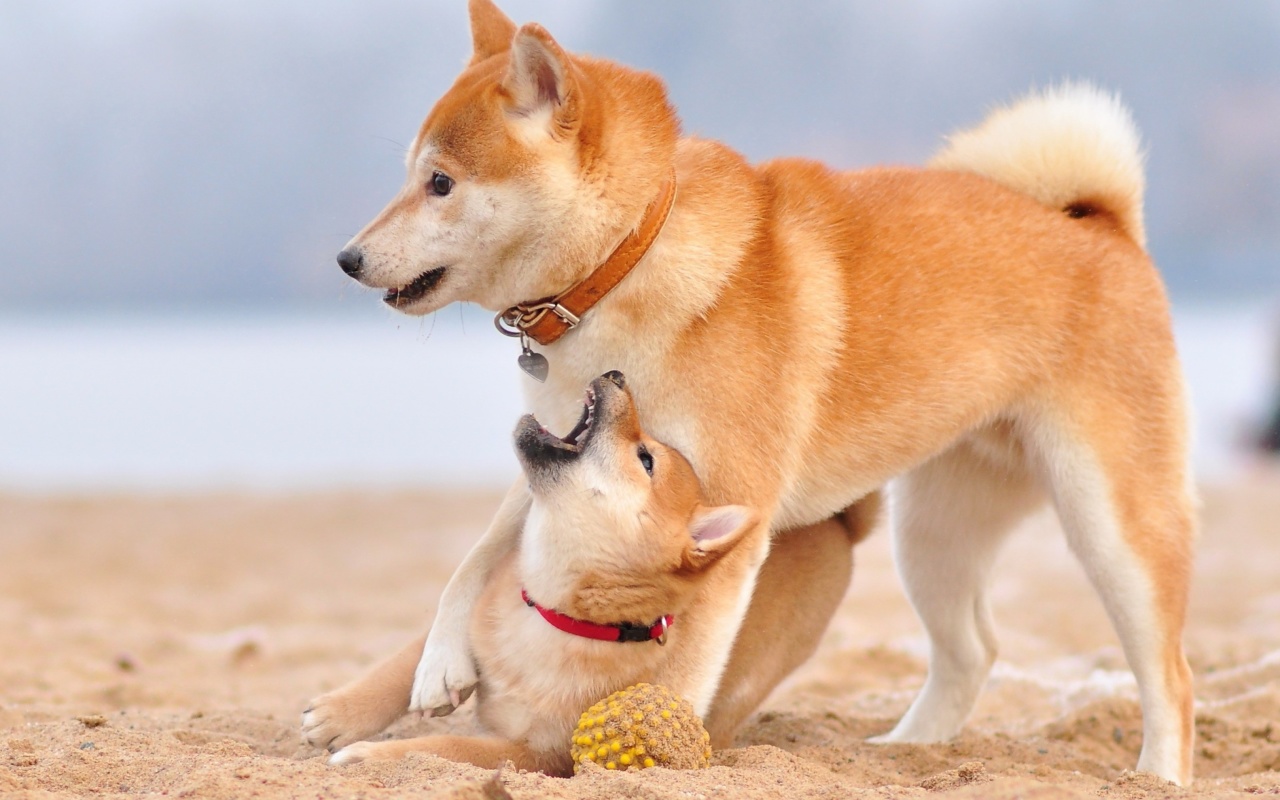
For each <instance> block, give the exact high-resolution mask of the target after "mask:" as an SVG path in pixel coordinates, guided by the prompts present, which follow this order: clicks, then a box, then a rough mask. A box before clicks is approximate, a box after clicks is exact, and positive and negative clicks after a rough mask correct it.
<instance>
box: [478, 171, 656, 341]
mask: <svg viewBox="0 0 1280 800" xmlns="http://www.w3.org/2000/svg"><path fill="white" fill-rule="evenodd" d="M675 202H676V175H675V172H674V171H673V172H672V173H671V174H670V175H669V176H667V179H666V180H664V181H663V182H662V187H661V189H659V191H658V196H657V198H656V199H655V200H654V201H653V202H652V203H650V204H649V207H648V208H646V209H645V212H644V219H642V220H641V221H640V226H639V227H638V228H636V229H635V230H634V231H632V232H631V233H630V234H628V235H627V238H625V239H623V240H622V244H620V245H618V247H617V248H616V249H615V250H614V251H613V253H611V254H610V255H609V257H608V258H607V259H605V261H604V263H603V264H601V265H600V266H599V267H597V268H596V270H595V272H592V273H591V274H590V275H588V276H587V277H586V278H584V279H583V280H582V281H581V282H579V283H577V284H575V285H574V286H571V287H569V288H568V289H566V290H565V291H563V292H561V293H560V294H558V295H555V296H554V297H544V298H543V299H541V300H535V301H534V302H532V303H520V304H518V305H514V306H512V307H511V308H508V309H507V310H506V311H503V312H502V313H500V314H498V316H497V318H496V319H494V322H495V323H496V324H497V326H498V330H500V331H502V332H503V333H505V334H507V335H508V336H528V337H529V338H530V339H533V340H534V341H535V342H537V343H538V344H542V345H548V344H551V343H552V342H554V341H556V340H557V339H559V338H560V337H561V336H564V335H565V334H566V333H568V332H569V330H570V329H572V328H574V327H576V326H577V324H578V322H579V321H581V319H582V315H583V314H585V313H587V312H588V311H590V310H591V307H592V306H594V305H595V304H596V303H598V302H599V301H600V298H602V297H604V296H605V295H606V294H608V293H609V291H610V290H611V289H613V287H615V286H617V285H618V284H619V283H621V282H622V279H623V278H625V277H627V274H628V273H629V272H631V270H632V269H633V268H634V267H635V265H636V264H638V263H640V259H642V258H644V254H645V253H647V252H649V248H650V247H651V246H652V245H653V242H654V240H655V239H657V238H658V234H659V233H661V232H662V226H663V225H664V224H666V221H667V217H668V216H669V215H670V214H671V208H672V206H674V205H675Z"/></svg>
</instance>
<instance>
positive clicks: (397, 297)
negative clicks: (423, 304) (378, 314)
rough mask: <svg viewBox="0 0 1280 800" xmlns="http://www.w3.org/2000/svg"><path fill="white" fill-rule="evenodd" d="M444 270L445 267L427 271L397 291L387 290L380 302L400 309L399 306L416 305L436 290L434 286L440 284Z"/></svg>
mask: <svg viewBox="0 0 1280 800" xmlns="http://www.w3.org/2000/svg"><path fill="white" fill-rule="evenodd" d="M445 269H446V268H445V267H436V268H435V269H429V270H427V271H426V272H424V273H422V274H421V275H419V276H418V277H416V278H414V279H413V282H412V283H410V284H407V285H405V286H401V287H400V288H399V289H388V290H387V293H386V294H384V295H383V296H382V302H384V303H386V304H387V305H389V306H391V307H392V308H400V307H401V306H407V305H410V304H412V303H416V302H417V301H419V300H421V299H422V298H424V297H426V296H427V295H428V294H431V290H432V289H434V288H436V285H437V284H439V283H440V279H441V278H443V277H444V271H445Z"/></svg>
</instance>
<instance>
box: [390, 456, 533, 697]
mask: <svg viewBox="0 0 1280 800" xmlns="http://www.w3.org/2000/svg"><path fill="white" fill-rule="evenodd" d="M528 512H529V487H528V484H527V482H526V481H525V479H524V478H521V479H519V480H518V481H516V483H515V485H514V486H512V487H511V489H510V490H509V491H508V492H507V496H506V497H505V498H503V500H502V505H501V506H499V507H498V513H497V515H496V516H495V517H494V519H493V522H491V523H490V524H489V529H488V530H486V531H485V533H484V536H482V537H481V538H480V541H478V542H476V544H475V546H474V547H472V548H471V552H469V553H467V557H466V558H464V559H463V560H462V563H461V564H460V565H459V566H458V569H457V570H456V571H455V572H454V573H453V577H451V578H450V579H449V583H448V585H447V586H445V588H444V594H442V595H441V596H440V605H439V608H437V610H436V618H435V622H433V623H432V625H431V632H430V633H429V634H427V643H426V645H425V646H424V647H423V649H422V658H421V659H419V661H418V668H417V670H416V672H415V674H414V679H413V690H412V691H411V692H410V694H409V710H410V711H424V712H427V713H429V714H430V715H431V716H433V717H442V716H444V715H446V714H451V713H453V711H454V709H456V708H457V707H458V706H460V705H462V702H463V701H464V700H466V699H467V698H468V697H470V696H471V692H472V691H473V690H474V689H475V686H476V682H477V680H478V677H477V675H476V667H475V660H474V659H473V657H472V655H471V637H470V635H469V628H470V624H471V610H472V609H473V608H474V607H475V605H476V602H477V601H478V600H479V599H480V594H481V592H483V591H484V587H485V585H486V584H487V583H488V582H489V577H490V576H491V575H492V574H493V570H494V568H495V567H496V566H497V565H498V564H499V563H500V562H501V561H502V560H503V559H504V558H505V557H506V556H507V555H508V554H509V553H511V552H512V551H513V550H515V548H516V546H517V544H518V543H519V541H520V532H521V530H522V529H523V528H524V520H525V516H526V515H527V514H528Z"/></svg>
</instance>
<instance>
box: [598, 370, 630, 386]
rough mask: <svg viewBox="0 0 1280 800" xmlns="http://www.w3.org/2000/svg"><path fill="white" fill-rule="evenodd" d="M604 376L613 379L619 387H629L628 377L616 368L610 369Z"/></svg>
mask: <svg viewBox="0 0 1280 800" xmlns="http://www.w3.org/2000/svg"><path fill="white" fill-rule="evenodd" d="M603 377H605V378H608V379H609V380H611V381H613V382H614V384H615V385H617V387H618V388H619V389H625V388H627V379H626V378H625V377H623V375H622V373H621V372H618V371H617V370H616V369H611V370H609V371H608V372H606V373H605V374H604V376H603Z"/></svg>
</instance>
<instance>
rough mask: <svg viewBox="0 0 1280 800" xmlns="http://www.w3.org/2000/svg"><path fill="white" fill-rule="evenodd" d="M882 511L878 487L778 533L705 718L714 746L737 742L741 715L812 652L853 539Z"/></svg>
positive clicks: (845, 584)
mask: <svg viewBox="0 0 1280 800" xmlns="http://www.w3.org/2000/svg"><path fill="white" fill-rule="evenodd" d="M879 516H880V494H879V493H878V492H874V493H872V494H869V495H867V496H866V497H864V498H862V499H861V500H859V501H858V502H857V503H856V504H854V505H853V506H851V507H850V508H849V509H848V510H846V511H845V512H843V513H842V514H839V515H837V516H835V517H832V518H831V519H829V520H825V521H823V522H819V523H817V524H816V525H809V526H806V527H804V528H798V529H796V530H792V531H786V532H783V533H778V534H775V535H774V539H773V544H772V546H771V547H770V548H769V557H768V558H766V559H765V562H764V566H762V567H761V568H760V575H759V577H758V578H757V579H756V585H755V590H754V591H753V592H752V595H751V606H750V607H749V608H748V610H747V616H746V618H745V619H744V620H743V623H742V627H741V628H740V629H739V634H738V637H737V639H735V640H734V643H733V651H732V652H731V653H730V655H729V664H728V666H726V667H725V671H724V674H723V675H722V676H721V678H720V684H719V686H718V687H717V690H716V697H715V701H714V702H713V703H712V705H711V711H710V712H709V713H708V714H707V717H706V720H705V724H706V727H707V731H708V732H709V733H710V734H711V745H712V747H715V748H717V749H719V748H723V747H730V746H732V744H733V735H734V733H735V731H736V730H737V729H738V726H739V725H740V724H742V721H743V720H744V719H746V718H747V717H748V716H749V715H750V714H751V713H752V712H753V711H755V710H756V708H757V707H758V706H759V705H760V704H761V703H762V702H764V700H765V698H766V697H768V696H769V693H770V692H772V691H773V690H774V688H775V687H776V686H777V685H778V684H779V683H780V682H781V681H782V679H783V678H786V677H787V676H788V675H790V674H791V672H792V671H793V670H795V668H796V667H798V666H800V665H801V664H803V663H804V662H805V661H806V660H808V658H809V656H811V655H813V651H814V650H816V649H817V647H818V642H820V641H821V640H822V634H823V632H825V631H826V629H827V625H828V623H830V621H831V617H832V616H833V615H834V614H835V612H836V609H837V608H839V606H840V601H841V600H843V599H844V595H845V592H846V591H847V590H848V588H849V578H850V577H851V576H852V574H853V562H854V558H853V546H854V545H856V544H857V543H858V542H860V541H862V539H864V538H865V537H866V536H867V534H869V533H870V532H871V529H872V528H873V527H875V524H876V522H877V520H878V519H879Z"/></svg>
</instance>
